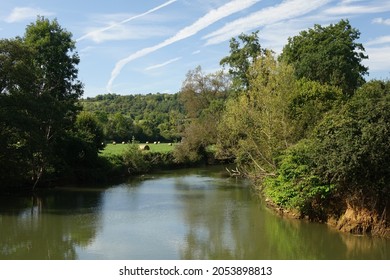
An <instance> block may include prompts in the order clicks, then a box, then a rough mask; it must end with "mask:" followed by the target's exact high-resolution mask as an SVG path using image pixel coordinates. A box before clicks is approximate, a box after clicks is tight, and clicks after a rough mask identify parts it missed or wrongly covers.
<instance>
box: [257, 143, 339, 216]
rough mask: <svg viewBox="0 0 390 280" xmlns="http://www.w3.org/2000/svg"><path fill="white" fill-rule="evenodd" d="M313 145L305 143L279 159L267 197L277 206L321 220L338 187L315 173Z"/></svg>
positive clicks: (266, 182) (267, 186)
mask: <svg viewBox="0 0 390 280" xmlns="http://www.w3.org/2000/svg"><path fill="white" fill-rule="evenodd" d="M311 149H313V146H312V143H310V142H308V141H302V142H299V143H298V144H296V145H294V146H292V147H290V148H288V149H287V150H285V151H284V153H283V154H282V155H281V156H280V157H279V158H278V163H277V165H278V169H277V173H276V175H275V176H269V177H267V178H265V180H264V182H263V186H264V188H265V194H266V196H267V197H269V198H271V199H272V201H273V202H274V203H276V204H277V205H279V206H281V207H283V208H286V209H298V210H299V211H300V213H301V215H309V216H310V217H311V218H320V217H321V216H322V215H323V213H322V211H323V210H322V209H323V207H324V204H325V203H326V202H327V200H328V199H329V198H330V197H331V194H332V191H333V190H334V189H335V185H332V184H329V183H326V181H325V182H324V181H323V180H322V179H321V177H319V176H318V175H316V174H315V173H314V172H313V170H314V169H313V167H314V165H313V159H312V151H311Z"/></svg>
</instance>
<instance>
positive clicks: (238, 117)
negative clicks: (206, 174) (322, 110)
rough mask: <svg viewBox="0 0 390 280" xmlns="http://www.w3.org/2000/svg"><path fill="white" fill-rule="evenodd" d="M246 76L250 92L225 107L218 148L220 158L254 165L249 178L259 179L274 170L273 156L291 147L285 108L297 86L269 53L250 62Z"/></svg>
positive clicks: (291, 70)
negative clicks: (230, 158)
mask: <svg viewBox="0 0 390 280" xmlns="http://www.w3.org/2000/svg"><path fill="white" fill-rule="evenodd" d="M248 77H250V79H249V80H248V82H249V90H248V91H247V92H243V93H241V94H240V95H239V96H238V97H237V98H235V99H231V100H229V102H228V104H227V105H226V110H225V113H224V115H223V116H222V118H221V120H222V121H221V123H220V125H219V130H218V132H219V141H218V146H219V151H220V153H221V154H224V155H223V156H225V157H229V156H233V157H234V158H236V161H237V163H238V164H239V165H240V166H241V167H248V166H254V167H255V170H254V173H253V174H252V175H255V176H256V177H262V176H265V175H267V174H272V173H273V172H274V171H275V168H276V165H275V161H274V158H275V156H277V155H278V154H279V153H280V151H282V150H283V149H285V148H287V147H288V146H289V144H290V139H289V137H290V130H291V125H290V123H289V118H288V106H289V101H290V98H291V96H292V95H293V94H294V93H295V91H296V90H297V83H296V80H295V77H294V73H293V69H292V68H291V67H290V66H289V65H286V64H285V63H279V62H278V61H277V60H276V59H275V57H274V55H273V54H272V52H270V51H266V52H265V54H264V56H262V57H259V58H258V59H257V60H256V61H255V62H254V63H253V65H252V66H251V67H250V68H249V69H248ZM248 164H249V165H248ZM249 172H251V170H249Z"/></svg>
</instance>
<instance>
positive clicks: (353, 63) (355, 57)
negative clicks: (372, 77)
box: [280, 20, 368, 95]
mask: <svg viewBox="0 0 390 280" xmlns="http://www.w3.org/2000/svg"><path fill="white" fill-rule="evenodd" d="M359 38H360V32H359V31H358V30H357V29H355V28H353V27H352V26H351V25H350V23H349V21H348V20H341V21H340V22H338V23H337V24H331V25H329V26H326V27H322V26H321V25H318V24H316V25H314V28H312V29H309V30H307V31H302V32H301V33H300V34H299V35H298V36H295V37H293V38H291V37H290V38H289V39H288V43H287V45H286V46H285V47H284V48H283V52H282V54H281V57H280V59H281V60H283V61H285V62H287V63H289V64H291V65H293V66H294V68H295V75H296V77H297V78H298V79H300V78H307V79H309V80H313V81H318V82H320V83H322V84H330V85H333V86H337V87H340V88H341V89H342V90H343V92H344V93H345V94H348V95H351V94H353V92H354V91H355V90H356V89H357V88H358V87H359V86H361V85H362V84H363V83H364V82H365V80H364V76H365V75H366V74H367V73H368V68H367V67H366V66H364V65H363V64H362V61H363V60H364V59H367V58H368V56H367V55H365V53H364V52H365V49H364V47H363V45H362V44H361V43H357V42H356V40H358V39H359Z"/></svg>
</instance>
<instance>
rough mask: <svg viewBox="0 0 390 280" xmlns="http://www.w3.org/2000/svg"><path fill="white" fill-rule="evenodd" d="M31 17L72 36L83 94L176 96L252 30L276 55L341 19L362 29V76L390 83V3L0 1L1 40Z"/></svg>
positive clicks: (21, 30) (309, 0)
mask: <svg viewBox="0 0 390 280" xmlns="http://www.w3.org/2000/svg"><path fill="white" fill-rule="evenodd" d="M37 15H40V16H45V17H46V18H49V19H57V21H58V22H59V24H60V25H61V26H62V27H63V28H64V29H66V30H67V31H69V32H71V33H72V34H73V40H75V41H76V51H77V52H78V53H79V56H80V59H81V61H80V64H79V65H78V68H79V79H80V80H81V81H82V82H83V84H84V97H94V96H96V95H98V94H106V93H116V94H122V95H128V94H147V93H157V92H160V93H165V92H166V93H176V92H178V91H180V89H181V87H182V83H183V81H184V80H185V77H186V74H187V73H188V71H190V70H194V69H195V68H196V67H197V66H201V67H202V70H203V71H204V72H205V73H212V72H215V71H218V70H221V69H222V68H221V66H220V64H219V61H220V60H221V59H222V58H223V57H225V56H227V55H229V40H230V39H231V38H233V37H237V36H238V35H240V34H241V33H245V34H250V33H251V32H253V31H257V30H258V31H259V39H260V43H261V45H262V47H263V48H268V49H272V50H274V51H275V52H276V54H280V52H281V51H282V49H283V46H284V45H285V44H286V43H287V39H288V38H289V37H293V36H296V35H298V34H299V32H300V31H303V30H307V29H308V28H312V27H313V26H314V24H320V25H322V26H326V25H329V24H332V23H337V22H339V21H340V20H341V19H348V20H349V21H350V24H351V25H352V27H354V28H356V29H358V30H359V31H360V32H361V36H360V39H359V40H358V42H360V43H362V44H363V46H364V47H365V49H366V54H367V55H368V56H369V59H368V60H366V61H364V64H365V65H366V66H368V67H369V73H370V74H369V76H367V77H366V79H367V80H369V79H388V78H390V1H389V0H371V1H365V0H282V1H280V0H279V1H271V0H144V1H140V0H110V1H96V0H94V1H92V0H82V1H80V0H78V1H75V0H67V1H60V0H57V1H53V0H24V1H22V0H13V1H9V0H0V38H14V37H16V36H23V35H24V32H25V28H26V26H27V25H28V24H30V23H32V22H34V21H35V20H36V18H37Z"/></svg>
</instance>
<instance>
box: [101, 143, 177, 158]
mask: <svg viewBox="0 0 390 280" xmlns="http://www.w3.org/2000/svg"><path fill="white" fill-rule="evenodd" d="M129 145H130V144H127V143H126V144H115V145H114V144H107V146H106V147H105V148H104V150H103V151H102V152H101V155H102V156H105V155H120V154H122V153H123V152H124V151H125V150H126V148H127V147H128V146H129ZM139 145H145V143H139ZM147 145H148V146H149V147H150V150H149V152H155V153H168V152H171V151H172V150H173V149H174V146H175V144H172V145H171V146H170V145H169V144H168V143H160V144H153V143H152V144H147ZM145 152H148V151H145Z"/></svg>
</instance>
